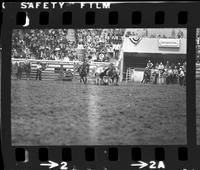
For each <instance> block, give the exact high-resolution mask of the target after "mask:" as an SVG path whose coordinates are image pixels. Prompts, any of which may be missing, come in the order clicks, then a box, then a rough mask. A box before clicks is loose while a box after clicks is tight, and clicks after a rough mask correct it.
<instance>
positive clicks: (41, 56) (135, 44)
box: [10, 28, 200, 146]
mask: <svg viewBox="0 0 200 170" xmlns="http://www.w3.org/2000/svg"><path fill="white" fill-rule="evenodd" d="M198 33H199V34H198ZM198 33H197V42H199V38H200V30H199V31H198ZM199 44H200V43H199ZM197 51H198V50H197ZM199 56H200V53H199V55H197V69H198V70H200V60H199V59H200V58H199ZM186 58H187V29H185V28H115V29H111V28H109V29H108V28H91V29H73V28H72V29H14V30H13V32H12V52H11V67H12V68H11V77H10V78H11V142H12V145H14V146H20V145H21V146H24V145H27V146H41V145H44V146H46V145H56V146H57V145H68V146H72V145H176V144H177V145H186V144H187V133H186V129H187V126H186V74H187V70H186V65H187V63H186ZM198 73H199V72H198ZM199 80H200V76H199V74H198V80H197V81H196V83H197V89H198V87H199V86H200V81H199ZM197 99H198V100H199V101H200V94H199V95H198V90H197ZM197 103H198V102H197ZM198 107H199V106H197V110H198V113H199V115H200V108H198ZM198 119H200V117H199V118H198ZM198 122H200V120H199V121H198ZM198 128H199V131H200V124H199V125H198ZM199 141H200V136H199Z"/></svg>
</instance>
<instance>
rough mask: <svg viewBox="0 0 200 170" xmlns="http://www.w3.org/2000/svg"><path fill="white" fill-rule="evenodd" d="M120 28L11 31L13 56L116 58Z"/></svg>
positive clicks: (53, 58)
mask: <svg viewBox="0 0 200 170" xmlns="http://www.w3.org/2000/svg"><path fill="white" fill-rule="evenodd" d="M124 31H125V30H124V29H78V30H73V29H70V30H69V29H43V30H42V29H26V30H14V31H13V35H12V36H13V37H12V49H13V50H12V57H13V58H33V59H47V60H66V61H76V60H81V59H80V55H79V53H80V52H79V51H80V50H81V48H82V47H83V48H82V51H81V53H82V54H81V55H82V56H84V57H88V58H89V59H92V60H94V61H109V60H110V59H112V58H113V59H117V57H118V53H119V49H120V46H121V44H122V37H123V35H124Z"/></svg>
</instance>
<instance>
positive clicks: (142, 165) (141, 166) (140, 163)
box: [131, 161, 148, 169]
mask: <svg viewBox="0 0 200 170" xmlns="http://www.w3.org/2000/svg"><path fill="white" fill-rule="evenodd" d="M138 162H139V163H138V164H131V166H139V169H142V168H144V167H146V166H148V164H147V163H146V162H143V161H138Z"/></svg>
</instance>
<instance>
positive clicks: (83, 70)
mask: <svg viewBox="0 0 200 170" xmlns="http://www.w3.org/2000/svg"><path fill="white" fill-rule="evenodd" d="M78 72H79V76H80V82H82V81H83V83H84V84H86V83H87V75H88V73H89V64H88V63H83V64H82V65H80V67H78Z"/></svg>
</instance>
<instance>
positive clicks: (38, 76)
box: [36, 62, 42, 80]
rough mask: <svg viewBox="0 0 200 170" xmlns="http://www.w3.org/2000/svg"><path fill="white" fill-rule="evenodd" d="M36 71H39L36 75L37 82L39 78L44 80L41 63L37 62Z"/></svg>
mask: <svg viewBox="0 0 200 170" xmlns="http://www.w3.org/2000/svg"><path fill="white" fill-rule="evenodd" d="M36 70H37V73H36V80H37V79H38V78H39V80H42V65H41V64H40V62H37V65H36Z"/></svg>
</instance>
